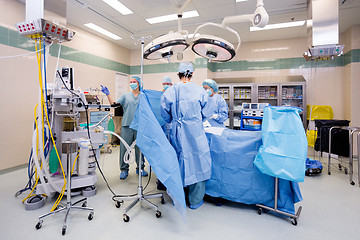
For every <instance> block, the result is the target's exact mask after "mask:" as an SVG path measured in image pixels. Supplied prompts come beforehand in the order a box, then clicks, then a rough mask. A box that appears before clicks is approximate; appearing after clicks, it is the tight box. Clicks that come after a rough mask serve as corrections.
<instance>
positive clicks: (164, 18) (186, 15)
mask: <svg viewBox="0 0 360 240" xmlns="http://www.w3.org/2000/svg"><path fill="white" fill-rule="evenodd" d="M198 16H199V13H198V12H197V11H196V10H194V11H188V12H184V13H183V14H182V18H192V17H198ZM177 19H178V15H177V14H170V15H164V16H159V17H153V18H147V19H145V20H146V21H147V22H148V23H150V24H155V23H161V22H168V21H175V20H177Z"/></svg>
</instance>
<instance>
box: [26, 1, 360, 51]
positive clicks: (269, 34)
mask: <svg viewBox="0 0 360 240" xmlns="http://www.w3.org/2000/svg"><path fill="white" fill-rule="evenodd" d="M20 1H21V0H20ZM120 1H121V2H122V3H123V4H124V5H125V6H127V7H128V8H129V9H131V10H132V11H133V12H134V13H133V14H130V15H121V14H120V13H118V12H117V11H116V10H114V9H113V8H111V7H110V6H109V5H107V4H106V3H104V2H103V1H102V0H45V8H47V9H49V10H53V11H54V10H55V9H56V10H57V12H58V13H59V9H64V7H60V6H59V4H60V5H61V4H63V6H64V5H66V19H67V24H71V25H74V26H77V27H79V28H81V29H83V30H85V31H88V32H91V33H93V34H96V35H98V36H100V37H103V38H106V39H108V40H110V41H112V42H114V43H116V44H119V45H121V46H123V47H125V48H128V49H136V48H138V46H135V44H134V41H133V40H132V39H131V36H136V37H140V36H149V35H151V36H152V38H156V37H158V36H160V35H163V34H166V33H168V32H169V31H176V30H177V21H172V22H166V23H159V24H153V25H152V24H149V23H148V22H147V21H145V19H146V18H151V17H156V16H161V15H167V14H174V13H178V11H179V9H180V8H181V6H182V5H183V4H184V2H186V0H120ZM307 2H308V0H264V5H265V9H266V10H267V12H268V13H269V16H270V21H269V24H272V23H280V22H288V21H292V20H294V21H298V20H305V19H307V7H308V3H307ZM342 3H343V4H342ZM339 4H340V14H339V28H340V32H344V31H346V30H347V29H348V28H349V27H351V26H352V25H355V24H360V14H359V12H360V1H359V0H339ZM255 8H256V0H249V1H248V2H240V3H236V2H235V0H192V1H191V3H190V4H189V5H188V6H187V7H186V9H185V11H191V10H197V11H198V13H199V15H200V16H199V17H195V18H191V19H183V29H185V30H188V31H189V33H192V32H194V31H195V29H196V27H197V26H199V25H201V24H203V23H206V22H214V23H221V21H222V20H223V18H224V17H226V16H234V15H242V14H252V13H253V12H254V10H255ZM63 15H65V14H63ZM89 22H92V23H94V24H97V25H99V26H101V27H102V28H104V29H106V30H108V31H110V32H112V33H114V34H116V35H118V36H120V37H122V38H123V39H121V40H116V41H115V40H112V39H110V38H108V37H105V36H103V35H101V34H98V33H96V32H95V31H93V30H90V29H88V28H86V27H85V26H84V24H85V23H89ZM229 27H231V28H233V29H234V30H235V31H237V32H238V33H239V35H240V37H241V41H242V42H247V41H261V40H274V39H282V38H293V37H305V36H306V27H305V26H303V27H293V28H287V29H278V30H267V31H257V32H250V30H249V27H250V23H239V24H230V25H229ZM213 31H214V30H213ZM223 37H224V38H226V37H230V36H223ZM230 40H231V38H230Z"/></svg>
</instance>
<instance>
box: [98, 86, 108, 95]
mask: <svg viewBox="0 0 360 240" xmlns="http://www.w3.org/2000/svg"><path fill="white" fill-rule="evenodd" d="M100 86H101V91H102V92H103V93H104V94H105V95H106V96H107V95H109V94H110V91H109V89H108V88H107V87H104V86H103V85H100Z"/></svg>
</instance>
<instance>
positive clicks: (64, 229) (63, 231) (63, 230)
mask: <svg viewBox="0 0 360 240" xmlns="http://www.w3.org/2000/svg"><path fill="white" fill-rule="evenodd" d="M65 233H66V227H63V228H62V230H61V234H62V235H65Z"/></svg>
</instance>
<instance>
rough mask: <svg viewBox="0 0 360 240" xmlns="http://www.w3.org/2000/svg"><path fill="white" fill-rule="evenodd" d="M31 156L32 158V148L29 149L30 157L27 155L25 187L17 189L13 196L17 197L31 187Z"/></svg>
mask: <svg viewBox="0 0 360 240" xmlns="http://www.w3.org/2000/svg"><path fill="white" fill-rule="evenodd" d="M31 158H32V149H31V152H30V157H29V162H28V178H29V180H28V182H27V183H26V185H25V187H24V188H23V189H20V190H19V191H17V192H16V193H15V197H18V196H20V195H21V194H22V193H23V192H25V191H27V190H30V189H31V188H32V187H31V179H32V177H33V175H34V173H32V174H30V170H31V167H30V166H31Z"/></svg>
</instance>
